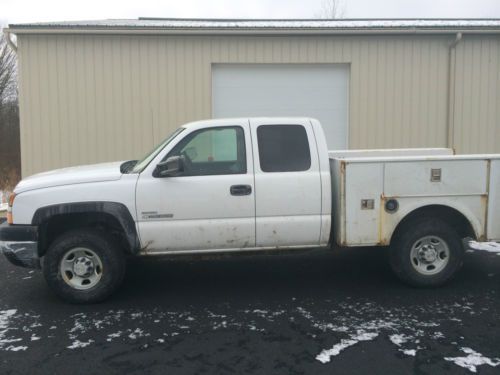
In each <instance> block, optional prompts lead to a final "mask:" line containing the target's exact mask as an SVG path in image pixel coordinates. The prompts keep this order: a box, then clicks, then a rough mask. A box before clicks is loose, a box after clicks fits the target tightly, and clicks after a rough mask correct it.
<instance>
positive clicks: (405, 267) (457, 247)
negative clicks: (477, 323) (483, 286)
mask: <svg viewBox="0 0 500 375" xmlns="http://www.w3.org/2000/svg"><path fill="white" fill-rule="evenodd" d="M391 247H392V248H391V266H392V269H393V271H394V273H395V274H396V275H397V276H398V277H399V278H400V279H401V280H403V281H404V282H406V283H408V284H410V285H413V286H419V287H430V286H439V285H442V284H444V283H446V282H447V281H448V280H450V279H451V278H452V277H453V276H454V275H455V274H456V273H457V271H458V270H459V269H460V268H461V267H462V264H463V255H464V248H463V245H462V241H461V238H460V236H459V235H458V233H457V232H456V230H455V229H453V228H452V227H451V226H450V225H448V224H447V223H446V222H445V221H443V220H440V219H433V218H420V219H417V220H413V221H411V222H408V223H406V224H405V225H404V226H403V227H402V228H400V230H399V231H398V233H396V235H395V239H394V240H393V244H392V246H391Z"/></svg>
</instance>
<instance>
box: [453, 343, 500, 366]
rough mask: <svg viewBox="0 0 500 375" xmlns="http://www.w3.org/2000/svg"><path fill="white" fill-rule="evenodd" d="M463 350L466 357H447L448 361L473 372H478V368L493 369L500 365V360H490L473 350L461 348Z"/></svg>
mask: <svg viewBox="0 0 500 375" xmlns="http://www.w3.org/2000/svg"><path fill="white" fill-rule="evenodd" d="M461 350H462V351H463V352H464V353H465V354H467V356H465V357H445V358H444V359H445V360H446V361H450V362H453V363H455V364H456V365H458V366H460V367H463V368H466V369H468V370H469V371H471V372H477V366H482V365H488V366H491V367H496V366H498V365H500V359H498V358H495V359H490V358H488V357H485V356H483V355H482V354H481V353H478V352H476V351H474V350H472V349H471V348H461Z"/></svg>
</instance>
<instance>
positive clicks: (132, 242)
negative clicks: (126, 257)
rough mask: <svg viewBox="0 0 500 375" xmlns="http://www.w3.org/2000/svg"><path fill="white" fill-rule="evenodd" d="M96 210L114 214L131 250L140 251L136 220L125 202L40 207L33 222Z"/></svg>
mask: <svg viewBox="0 0 500 375" xmlns="http://www.w3.org/2000/svg"><path fill="white" fill-rule="evenodd" d="M95 212H97V213H105V214H108V215H111V216H113V217H114V218H115V219H116V220H117V221H118V223H119V224H120V225H121V227H122V229H123V232H124V233H125V238H126V240H127V243H128V245H129V249H130V252H131V253H133V254H136V253H137V252H138V251H139V249H140V241H139V235H138V233H137V229H136V225H135V221H134V218H133V217H132V215H131V213H130V211H129V209H128V208H127V207H126V206H125V205H124V204H123V203H117V202H75V203H61V204H55V205H50V206H45V207H40V208H38V209H37V210H36V211H35V214H34V215H33V219H32V220H31V224H32V225H36V226H39V225H41V224H42V223H44V222H45V221H47V220H48V219H50V218H52V217H54V216H58V215H65V214H76V213H77V214H82V213H95Z"/></svg>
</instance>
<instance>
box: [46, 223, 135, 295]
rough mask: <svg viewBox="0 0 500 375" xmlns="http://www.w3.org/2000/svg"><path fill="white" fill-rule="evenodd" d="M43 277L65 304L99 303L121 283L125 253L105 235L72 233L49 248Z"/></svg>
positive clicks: (88, 231)
mask: <svg viewBox="0 0 500 375" xmlns="http://www.w3.org/2000/svg"><path fill="white" fill-rule="evenodd" d="M43 274H44V276H45V280H46V281H47V283H48V285H49V286H50V287H51V289H52V290H53V291H54V292H55V293H56V294H57V295H58V296H59V297H61V298H62V299H63V300H65V301H67V302H71V303H95V302H100V301H103V300H104V299H106V298H107V297H109V296H110V295H111V294H112V293H113V292H114V291H115V290H116V289H117V288H118V287H119V286H120V284H121V282H122V281H123V277H124V274H125V254H124V253H123V252H122V251H121V250H120V249H119V248H118V247H117V245H116V242H115V241H113V239H112V238H111V237H109V236H107V235H105V234H104V233H100V232H98V231H95V230H91V229H88V230H77V231H71V232H68V233H65V234H63V235H61V236H60V237H58V238H57V239H56V240H55V241H54V242H53V243H52V245H51V246H50V248H49V249H48V251H47V253H46V254H45V257H44V259H43Z"/></svg>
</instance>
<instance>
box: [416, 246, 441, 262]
mask: <svg viewBox="0 0 500 375" xmlns="http://www.w3.org/2000/svg"><path fill="white" fill-rule="evenodd" d="M418 255H419V257H420V260H422V261H423V262H425V263H428V264H430V263H434V262H435V261H436V259H437V257H438V254H437V251H436V248H435V247H434V246H432V245H425V246H423V247H422V249H421V250H420V251H419V253H418Z"/></svg>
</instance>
